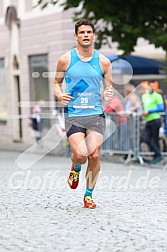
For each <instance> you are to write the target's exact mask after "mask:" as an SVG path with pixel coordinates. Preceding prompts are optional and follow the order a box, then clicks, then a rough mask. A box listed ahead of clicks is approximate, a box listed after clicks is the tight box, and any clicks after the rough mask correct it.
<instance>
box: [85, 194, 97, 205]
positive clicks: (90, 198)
mask: <svg viewBox="0 0 167 252" xmlns="http://www.w3.org/2000/svg"><path fill="white" fill-rule="evenodd" d="M84 207H85V208H96V204H95V203H94V202H93V199H92V197H90V196H85V197H84Z"/></svg>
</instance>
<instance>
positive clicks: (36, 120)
mask: <svg viewBox="0 0 167 252" xmlns="http://www.w3.org/2000/svg"><path fill="white" fill-rule="evenodd" d="M40 114H41V108H40V106H39V105H36V106H35V107H34V108H33V114H32V115H31V116H30V119H31V122H32V124H31V125H32V128H33V130H34V132H35V138H36V141H37V144H39V140H40V139H41V137H42V120H41V115H40Z"/></svg>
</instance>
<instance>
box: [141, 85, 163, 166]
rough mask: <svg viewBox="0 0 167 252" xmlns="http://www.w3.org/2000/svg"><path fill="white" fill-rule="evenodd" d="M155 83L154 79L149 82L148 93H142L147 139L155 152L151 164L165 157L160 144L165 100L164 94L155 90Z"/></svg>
mask: <svg viewBox="0 0 167 252" xmlns="http://www.w3.org/2000/svg"><path fill="white" fill-rule="evenodd" d="M154 85H155V82H154V81H151V82H149V87H148V89H147V90H146V93H145V94H143V95H142V104H143V109H144V111H143V115H144V116H145V120H146V127H145V141H146V143H147V144H148V146H149V147H150V150H151V151H152V152H154V157H153V159H152V160H151V161H150V164H156V163H158V162H160V161H161V160H162V159H163V157H162V154H161V151H160V146H159V129H160V127H161V115H160V112H163V111H164V102H163V98H162V96H161V95H160V94H159V93H157V92H154Z"/></svg>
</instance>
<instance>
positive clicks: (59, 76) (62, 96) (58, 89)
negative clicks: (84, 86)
mask: <svg viewBox="0 0 167 252" xmlns="http://www.w3.org/2000/svg"><path fill="white" fill-rule="evenodd" d="M68 61H69V60H68V55H63V56H61V57H60V58H59V59H58V62H57V68H56V75H55V82H54V85H53V92H54V95H55V96H56V97H57V99H58V100H59V101H61V102H62V104H63V105H67V104H68V103H69V101H70V100H72V99H73V97H72V96H70V95H69V94H67V93H63V91H62V83H63V80H64V74H65V70H66V69H67V66H68Z"/></svg>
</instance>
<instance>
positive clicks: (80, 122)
mask: <svg viewBox="0 0 167 252" xmlns="http://www.w3.org/2000/svg"><path fill="white" fill-rule="evenodd" d="M105 126H106V120H105V115H104V114H100V115H90V116H74V117H66V118H65V128H66V134H67V137H69V136H71V135H72V134H74V133H77V132H82V133H84V134H86V130H87V129H90V130H92V131H96V132H99V133H100V134H102V135H104V131H105Z"/></svg>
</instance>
